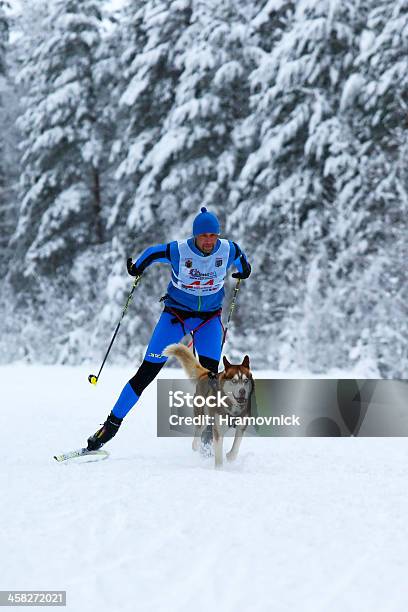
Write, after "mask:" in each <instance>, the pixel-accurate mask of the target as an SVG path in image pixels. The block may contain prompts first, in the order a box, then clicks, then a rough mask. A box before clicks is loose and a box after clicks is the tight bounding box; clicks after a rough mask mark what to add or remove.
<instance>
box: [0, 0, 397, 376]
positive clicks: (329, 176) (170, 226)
mask: <svg viewBox="0 0 408 612" xmlns="http://www.w3.org/2000/svg"><path fill="white" fill-rule="evenodd" d="M0 129H1V140H0V276H1V297H0V317H1V336H0V359H1V362H2V363H7V362H12V361H23V362H27V363H34V362H39V363H45V364H51V363H61V364H79V363H82V362H84V361H89V360H92V361H95V362H98V363H99V361H100V358H101V356H102V355H103V353H104V352H105V350H106V348H107V344H108V342H109V339H110V337H111V334H112V332H113V330H114V327H115V325H116V322H117V320H118V319H119V316H120V313H121V310H122V307H123V305H124V302H125V300H126V296H127V294H128V292H129V290H130V288H131V279H130V277H129V276H128V274H127V272H126V259H127V257H130V256H132V257H133V258H136V257H137V256H138V255H139V254H140V252H141V251H142V250H143V249H144V248H145V247H147V246H150V245H153V244H157V243H163V242H169V241H170V240H176V239H182V238H186V237H189V236H190V235H191V225H192V220H193V218H194V217H195V215H196V214H197V213H198V211H199V209H200V206H202V205H206V206H207V207H208V208H209V209H210V210H211V211H214V212H215V213H216V214H217V215H218V216H219V218H220V221H221V223H222V226H223V236H224V237H228V238H230V239H231V240H234V241H236V242H238V243H239V244H240V245H241V247H242V248H243V249H244V250H245V252H246V254H247V256H248V259H249V261H250V262H251V264H252V270H253V273H252V275H251V277H250V278H249V279H248V280H246V281H243V283H242V285H243V286H242V289H241V291H240V294H239V298H238V306H237V309H236V312H235V315H234V325H233V328H232V329H231V333H230V335H229V341H228V347H227V349H228V350H227V353H228V354H229V355H230V356H232V357H234V355H235V354H236V355H242V354H243V353H249V354H250V355H251V358H252V360H253V362H254V363H255V364H256V365H257V366H258V367H263V368H275V369H277V370H280V371H282V372H289V371H290V370H291V369H293V368H303V369H305V370H308V371H310V372H314V373H319V372H326V371H328V370H329V369H330V368H332V367H338V368H349V367H353V366H354V365H356V364H361V366H362V368H363V371H364V372H365V374H366V375H367V376H370V375H371V376H374V377H375V376H379V377H400V378H407V374H408V349H407V346H408V316H407V315H408V295H407V293H408V289H407V216H408V137H407V136H408V2H407V0H297V1H294V2H292V1H289V0H249V1H248V0H143V1H140V2H134V1H133V0H124V1H123V2H119V3H116V4H112V2H103V1H102V0H99V1H97V0H46V1H45V0H0ZM168 279H169V270H168V268H167V266H165V265H163V264H157V265H154V266H151V267H149V269H148V270H147V271H146V273H145V274H144V275H143V279H142V283H141V284H140V286H139V287H138V289H137V291H135V297H134V301H133V303H132V305H131V307H130V310H129V312H128V314H127V315H126V318H125V319H124V322H123V324H122V327H121V330H120V334H119V336H118V339H117V341H116V343H115V345H114V350H113V351H112V354H111V355H110V357H109V359H110V360H111V363H112V362H116V363H124V362H127V363H129V362H132V363H134V364H135V366H136V365H138V363H139V361H140V358H141V357H142V355H143V352H144V349H145V346H146V343H147V341H148V339H149V337H150V334H151V331H152V329H153V326H154V324H155V322H156V320H157V317H158V315H159V313H160V311H161V305H160V303H159V301H158V300H159V298H160V297H161V296H162V295H163V294H164V293H165V290H166V286H167V283H168ZM232 287H233V282H232V281H231V280H229V281H228V284H227V302H226V304H227V303H228V298H229V296H230V292H231V290H232Z"/></svg>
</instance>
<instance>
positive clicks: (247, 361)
mask: <svg viewBox="0 0 408 612" xmlns="http://www.w3.org/2000/svg"><path fill="white" fill-rule="evenodd" d="M241 365H243V366H244V368H248V370H249V357H248V355H245V357H244V359H243V361H242V363H241Z"/></svg>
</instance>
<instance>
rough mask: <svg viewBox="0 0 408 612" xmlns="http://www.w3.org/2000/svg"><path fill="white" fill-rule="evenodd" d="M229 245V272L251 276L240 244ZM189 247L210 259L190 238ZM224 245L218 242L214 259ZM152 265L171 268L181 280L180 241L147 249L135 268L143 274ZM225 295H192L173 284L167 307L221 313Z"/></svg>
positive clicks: (169, 292)
mask: <svg viewBox="0 0 408 612" xmlns="http://www.w3.org/2000/svg"><path fill="white" fill-rule="evenodd" d="M228 242H229V245H230V252H229V258H228V262H227V269H228V268H229V267H230V266H232V265H234V266H235V267H236V269H237V270H238V272H245V273H248V271H249V272H250V271H251V266H250V265H249V263H248V260H247V258H246V255H245V253H244V252H243V251H242V250H241V249H240V247H239V246H238V244H237V243H236V242H232V241H231V240H228ZM187 244H188V246H189V247H190V249H191V250H192V251H193V252H194V253H196V254H197V255H199V256H201V257H206V255H204V253H202V252H201V251H200V250H199V249H198V248H197V247H196V245H195V241H194V238H189V239H188V240H187ZM220 244H221V243H220V241H219V240H217V242H216V244H215V246H214V249H213V251H212V253H210V255H211V254H213V253H215V252H216V251H217V250H218V248H219V246H220ZM152 263H166V264H170V265H171V268H172V274H173V275H176V276H177V275H178V273H179V263H180V255H179V249H178V244H177V241H173V242H169V243H167V244H157V245H156V246H151V247H149V248H147V249H146V250H144V251H143V253H142V254H141V255H140V257H139V258H138V259H137V260H136V262H135V265H136V267H137V268H138V269H139V270H140V271H141V272H143V271H144V270H145V269H146V268H147V267H148V266H150V265H151V264H152ZM224 295H225V292H224V288H221V289H220V290H219V291H217V292H215V293H212V294H210V295H192V294H189V293H186V292H185V291H182V290H181V289H178V288H177V287H175V286H174V285H173V283H172V282H170V283H169V285H168V287H167V295H166V298H165V300H164V303H165V304H166V305H168V306H173V307H174V308H179V309H180V310H192V311H194V312H197V311H202V312H211V311H214V310H218V309H219V308H220V307H221V306H222V302H223V299H224Z"/></svg>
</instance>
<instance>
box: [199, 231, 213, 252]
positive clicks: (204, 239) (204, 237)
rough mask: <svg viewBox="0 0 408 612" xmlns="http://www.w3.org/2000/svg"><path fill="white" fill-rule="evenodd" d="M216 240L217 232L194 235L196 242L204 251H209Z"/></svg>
mask: <svg viewBox="0 0 408 612" xmlns="http://www.w3.org/2000/svg"><path fill="white" fill-rule="evenodd" d="M217 240H218V234H199V235H198V236H196V244H197V246H198V248H199V249H200V250H201V251H203V252H204V253H211V251H212V250H213V248H214V246H215V243H216V242H217Z"/></svg>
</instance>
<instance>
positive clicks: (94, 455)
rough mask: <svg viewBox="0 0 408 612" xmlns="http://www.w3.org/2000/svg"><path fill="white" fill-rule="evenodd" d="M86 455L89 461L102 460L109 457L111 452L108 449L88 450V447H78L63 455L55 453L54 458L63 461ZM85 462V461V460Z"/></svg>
mask: <svg viewBox="0 0 408 612" xmlns="http://www.w3.org/2000/svg"><path fill="white" fill-rule="evenodd" d="M83 457H86V462H88V461H101V460H102V459H107V458H108V457H109V453H108V451H106V450H91V451H90V450H88V449H87V448H78V449H77V450H73V451H70V452H68V453H62V454H61V455H54V459H55V460H56V461H58V462H59V463H61V462H62V461H68V460H70V459H77V460H78V459H81V458H83ZM84 463H85V461H84Z"/></svg>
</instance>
